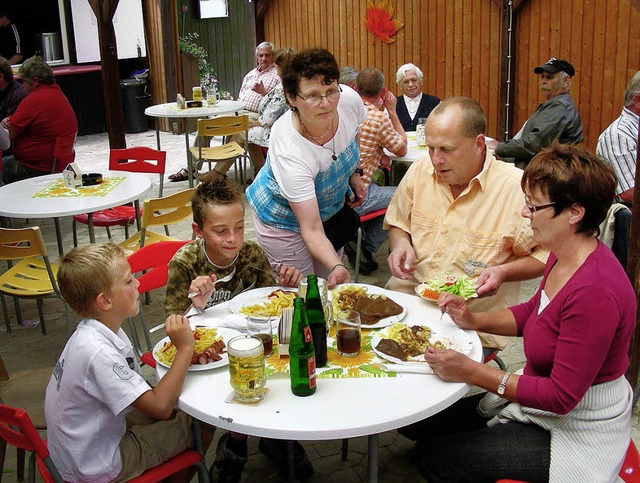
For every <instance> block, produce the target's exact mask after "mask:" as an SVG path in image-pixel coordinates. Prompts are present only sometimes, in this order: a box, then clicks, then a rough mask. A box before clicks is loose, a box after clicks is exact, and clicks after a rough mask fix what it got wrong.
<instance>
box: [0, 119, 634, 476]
mask: <svg viewBox="0 0 640 483" xmlns="http://www.w3.org/2000/svg"><path fill="white" fill-rule="evenodd" d="M127 145H128V146H138V145H142V146H151V147H155V145H156V140H155V132H154V131H147V132H143V133H138V134H128V135H127ZM161 146H162V149H163V150H166V151H167V152H168V156H167V172H166V176H168V175H169V174H172V173H174V172H176V171H177V170H178V169H180V168H181V167H183V166H186V154H185V142H184V136H182V135H172V134H170V133H161ZM108 152H109V146H108V138H107V135H106V134H100V135H91V136H82V137H79V138H78V141H77V144H76V161H77V162H78V164H79V165H80V167H81V169H82V170H83V171H84V172H100V171H104V170H106V169H107V166H108ZM230 173H232V172H231V171H230ZM150 176H151V179H152V181H153V182H154V191H153V192H152V196H157V184H158V178H157V176H156V175H150ZM187 187H188V183H187V182H181V183H172V182H169V181H168V179H166V177H165V195H166V194H170V193H174V192H176V191H179V190H182V189H186V188H187ZM3 202H7V201H6V200H5V201H3ZM246 222H247V223H246V229H245V237H246V239H248V240H255V236H254V231H253V226H252V221H251V217H250V216H247V217H246ZM34 224H37V225H39V226H40V227H41V228H42V231H43V236H44V238H45V240H46V241H47V245H48V249H49V253H50V256H51V258H52V259H53V260H54V261H57V258H58V251H57V247H56V243H55V231H54V227H53V222H52V220H46V219H37V220H28V221H27V220H14V226H15V227H16V228H19V227H23V226H33V225H34ZM61 225H62V232H63V237H64V246H65V249H66V250H69V249H70V248H71V247H72V246H73V243H72V238H71V221H70V220H69V219H63V220H61ZM190 225H191V221H190V220H187V221H184V222H181V223H179V224H177V226H176V227H175V228H174V227H172V231H171V235H172V236H175V237H177V238H181V239H188V238H190V237H191V228H190ZM78 229H79V235H80V244H85V243H89V237H88V230H87V227H86V226H83V225H80V226H79V227H78ZM112 234H113V237H114V241H116V242H119V241H121V240H123V239H124V231H123V230H122V229H121V228H115V229H113V230H112ZM96 236H97V238H98V241H106V240H107V237H106V232H105V230H104V229H101V228H96ZM387 253H388V246H387V245H386V244H385V245H383V247H382V248H381V249H380V250H379V251H378V254H377V255H376V259H377V261H378V262H379V264H380V269H379V270H378V271H376V272H374V273H373V274H372V275H371V276H361V278H360V281H361V282H363V283H370V284H373V285H378V286H383V285H384V284H385V282H386V281H387V279H388V277H389V270H388V268H387V264H386V255H387ZM536 286H537V282H536V281H531V282H527V283H525V284H524V286H523V294H522V297H523V299H525V298H527V297H528V296H530V295H531V294H532V293H533V292H534V290H535V288H536ZM161 292H162V291H158V293H155V294H152V299H151V304H150V305H149V306H145V307H144V311H145V314H146V317H147V320H148V323H149V325H156V324H158V323H161V322H162V321H163V320H164V318H165V315H164V310H163V308H162V296H163V295H162V293H161ZM21 307H22V308H23V317H24V318H25V320H26V321H27V322H35V321H37V313H36V310H35V304H34V303H29V302H23V303H22V304H21ZM44 307H45V318H46V324H47V330H48V334H47V335H46V336H43V335H42V333H41V331H40V326H39V325H37V326H35V327H33V328H24V327H20V326H18V325H17V323H16V319H15V314H14V313H13V306H12V305H11V304H10V315H11V319H12V326H13V331H12V332H11V333H7V332H6V330H5V329H4V325H2V327H1V328H0V355H1V356H2V358H3V360H4V362H5V364H6V366H7V369H8V371H9V374H10V375H11V376H12V378H13V381H12V384H13V385H16V386H21V387H22V389H23V390H24V391H25V392H31V393H32V394H33V393H35V394H36V395H38V394H40V395H42V397H43V391H44V385H45V384H46V378H47V374H48V373H49V371H50V370H51V368H52V367H53V366H54V364H55V362H56V360H57V357H58V355H59V354H60V352H61V350H62V348H63V347H64V344H65V342H66V339H67V334H66V325H65V317H64V308H63V304H62V303H61V302H60V301H59V300H48V301H46V302H45V305H44ZM77 321H78V318H77V317H76V316H75V315H74V314H72V323H73V324H75V323H77ZM126 329H127V328H126V325H125V330H126ZM157 336H158V338H160V337H162V334H161V333H158V334H157ZM500 355H501V357H502V358H503V360H504V361H505V363H506V364H507V365H508V367H509V368H510V369H511V370H516V369H519V368H520V367H522V366H523V365H524V360H525V359H524V355H523V351H522V346H521V344H520V343H519V342H518V341H514V343H512V344H511V345H510V346H508V347H507V348H506V349H505V350H504V351H502V352H501V354H500ZM148 375H149V376H150V377H153V374H152V373H149V374H148ZM16 383H19V384H16ZM5 387H6V386H5ZM5 387H2V386H0V393H3V391H4V390H5ZM25 397H26V396H25ZM34 399H36V400H37V399H38V397H37V396H36V397H35V398H34ZM37 402H39V401H37ZM36 406H37V404H36ZM34 411H35V409H34ZM639 427H640V425H639V423H638V414H637V408H636V412H635V413H634V430H633V437H634V440H635V441H636V444H638V442H639V440H640V437H639V436H640V432H639V430H638V428H639ZM223 433H224V431H218V432H217V433H216V439H215V440H214V443H213V444H212V446H211V448H210V449H209V452H208V453H207V455H206V461H207V465H209V464H211V463H212V462H213V460H214V459H215V447H216V444H217V439H218V438H219V437H220V435H221V434H223ZM257 445H258V439H257V438H249V462H248V463H247V465H246V467H245V470H244V473H243V478H242V481H243V482H244V481H246V482H257V481H271V482H280V481H286V479H284V478H283V477H282V476H281V475H279V474H278V469H277V467H276V466H274V465H273V463H272V462H271V461H269V460H268V459H267V458H266V457H265V456H264V455H262V454H261V453H260V452H259V451H258V448H257ZM304 446H305V448H306V451H307V454H308V455H309V458H310V460H311V461H312V463H313V465H314V470H315V473H314V476H313V477H312V478H311V479H310V480H308V481H311V482H323V481H340V482H360V481H367V438H365V437H362V438H354V439H352V440H350V442H349V458H348V460H347V461H341V459H340V449H341V442H340V441H309V442H304ZM412 446H413V444H412V443H411V442H410V441H409V440H407V439H406V438H404V437H402V436H400V435H399V434H398V433H397V432H396V431H390V432H386V433H383V434H381V435H380V457H379V481H380V482H389V483H391V482H393V483H396V482H398V483H399V482H419V481H425V480H424V479H423V478H421V477H420V475H419V474H418V472H417V470H416V469H415V466H414V464H413V463H412V462H411V460H410V456H409V450H410V449H411V448H412ZM15 468H16V456H15V451H13V450H12V449H11V448H10V449H9V451H8V452H7V457H6V461H5V466H4V474H3V477H4V479H3V481H6V482H14V481H16V473H15Z"/></svg>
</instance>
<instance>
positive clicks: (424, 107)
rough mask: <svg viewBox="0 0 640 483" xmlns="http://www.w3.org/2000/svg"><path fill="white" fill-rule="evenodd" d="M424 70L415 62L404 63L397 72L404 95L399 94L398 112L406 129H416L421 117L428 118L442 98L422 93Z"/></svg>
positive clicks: (397, 78) (398, 81) (397, 80)
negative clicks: (414, 63)
mask: <svg viewBox="0 0 640 483" xmlns="http://www.w3.org/2000/svg"><path fill="white" fill-rule="evenodd" d="M422 77H423V75H422V71H421V70H420V69H419V68H418V67H417V66H415V65H413V64H404V65H403V66H401V67H400V68H399V69H398V72H397V73H396V82H397V83H398V84H399V85H400V89H401V90H402V96H398V103H397V104H396V113H397V114H398V117H399V118H400V123H401V124H402V127H403V128H404V130H405V131H415V130H416V126H417V125H418V120H419V119H420V118H423V117H424V118H427V117H429V114H430V113H431V111H432V110H433V108H434V107H436V106H437V105H438V103H439V102H440V99H439V98H437V97H436V96H431V95H429V94H423V93H422Z"/></svg>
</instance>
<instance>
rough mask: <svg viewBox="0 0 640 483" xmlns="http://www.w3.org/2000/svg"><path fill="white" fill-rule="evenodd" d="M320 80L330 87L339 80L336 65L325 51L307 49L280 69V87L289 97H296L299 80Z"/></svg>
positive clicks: (338, 70) (334, 60)
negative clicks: (317, 77) (319, 78)
mask: <svg viewBox="0 0 640 483" xmlns="http://www.w3.org/2000/svg"><path fill="white" fill-rule="evenodd" d="M316 76H320V77H321V78H322V82H323V83H324V84H326V85H331V84H332V83H334V82H336V81H337V80H338V79H340V69H339V68H338V63H337V62H336V59H335V57H334V56H333V54H332V53H331V52H329V51H328V50H326V49H320V48H315V49H307V50H303V51H301V52H298V53H297V54H296V55H295V56H294V57H293V58H292V59H291V60H290V61H289V62H287V64H286V65H285V66H284V67H283V69H282V87H283V89H284V92H285V93H286V94H288V95H289V96H291V97H295V96H297V95H298V87H299V86H300V79H302V78H304V79H313V78H314V77H316Z"/></svg>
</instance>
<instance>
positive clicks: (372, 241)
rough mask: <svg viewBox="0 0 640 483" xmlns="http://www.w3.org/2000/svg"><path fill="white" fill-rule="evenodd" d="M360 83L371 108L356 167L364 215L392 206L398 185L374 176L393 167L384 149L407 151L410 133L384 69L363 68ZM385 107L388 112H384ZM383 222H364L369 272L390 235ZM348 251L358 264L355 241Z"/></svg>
mask: <svg viewBox="0 0 640 483" xmlns="http://www.w3.org/2000/svg"><path fill="white" fill-rule="evenodd" d="M356 85H357V87H358V93H359V94H360V97H362V101H363V102H364V106H365V108H366V109H367V117H366V118H365V120H364V121H363V122H362V124H360V164H359V166H358V169H357V170H356V173H358V174H359V175H360V183H359V186H357V187H356V189H355V191H356V195H357V196H358V198H361V199H364V201H363V203H362V204H361V205H360V206H358V207H356V208H355V210H356V212H357V213H358V214H359V215H361V216H362V215H365V214H367V213H371V212H373V211H377V210H381V209H382V208H386V207H387V206H389V202H390V201H391V198H392V197H393V193H394V192H395V186H378V185H377V184H376V183H372V182H371V177H372V175H373V174H374V172H375V171H376V170H378V169H379V168H382V169H385V168H389V157H388V156H387V155H386V154H384V151H383V149H384V148H386V149H388V150H389V151H390V152H392V153H393V154H395V155H396V156H404V155H405V154H406V153H407V135H406V133H405V132H404V129H403V127H402V124H401V123H400V120H399V119H398V115H397V114H396V102H397V99H396V96H394V95H393V94H392V93H391V92H389V91H387V90H386V89H385V87H384V75H382V72H380V71H379V70H378V69H374V68H367V69H363V70H362V71H360V73H359V74H358V76H357V77H356ZM385 108H386V110H387V114H388V115H387V114H385V113H384V112H383V111H382V110H383V109H385ZM382 222H383V220H382V217H378V218H375V219H373V220H370V221H368V222H366V223H364V224H363V225H362V231H363V241H362V253H363V254H364V257H365V260H364V261H363V262H361V264H360V267H361V268H360V271H361V272H362V273H363V274H365V275H367V274H369V273H371V272H372V271H374V270H376V269H377V268H378V264H377V262H376V261H375V260H373V254H374V253H375V252H376V251H377V250H378V248H379V247H380V245H381V244H382V243H383V242H384V240H385V238H386V233H385V232H384V230H383V229H382ZM345 251H346V252H347V255H348V256H349V261H350V262H351V263H352V264H354V263H355V251H354V250H353V247H352V246H351V244H349V245H347V246H346V247H345Z"/></svg>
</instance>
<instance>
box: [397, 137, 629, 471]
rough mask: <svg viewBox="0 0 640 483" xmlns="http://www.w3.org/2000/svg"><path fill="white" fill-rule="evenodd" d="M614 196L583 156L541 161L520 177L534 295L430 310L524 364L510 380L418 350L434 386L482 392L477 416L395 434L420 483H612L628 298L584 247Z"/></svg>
mask: <svg viewBox="0 0 640 483" xmlns="http://www.w3.org/2000/svg"><path fill="white" fill-rule="evenodd" d="M615 185H616V181H615V174H614V172H613V170H612V169H611V167H610V166H609V165H608V164H607V163H605V162H603V161H602V160H601V159H600V158H598V157H596V156H595V155H594V154H592V153H590V152H588V151H587V150H585V149H583V148H580V147H576V146H567V145H558V144H556V145H553V146H551V147H550V148H547V149H545V150H543V151H541V152H540V153H539V154H538V155H536V156H535V157H534V158H533V160H532V161H531V163H530V164H529V165H528V166H527V168H526V169H525V171H524V174H523V177H522V189H523V191H524V194H525V206H524V207H523V209H522V216H523V217H525V218H528V219H529V220H530V222H531V228H532V230H533V237H534V240H535V241H536V242H538V244H539V245H542V246H544V247H546V248H548V249H549V250H550V251H551V252H552V253H551V256H550V257H549V260H548V262H547V266H546V269H545V272H544V275H543V277H542V282H541V284H540V287H539V289H538V291H537V292H536V294H535V295H534V296H533V298H532V299H531V300H529V301H528V302H526V303H523V304H521V305H517V306H514V307H511V308H509V309H506V310H501V311H496V312H483V313H472V312H470V311H469V309H468V307H467V305H466V303H465V302H464V301H463V300H462V299H460V298H459V297H454V296H450V295H443V296H441V298H440V301H439V305H440V307H441V308H442V309H444V310H446V311H447V313H448V314H449V315H450V316H451V318H452V319H453V321H454V322H455V323H456V324H457V325H459V326H460V327H462V328H465V329H475V330H483V331H485V332H490V333H494V334H500V335H508V336H521V337H523V345H524V352H525V355H526V358H527V363H526V365H525V367H524V370H523V371H522V374H510V373H509V372H504V371H502V370H499V369H496V368H493V367H490V366H487V365H485V364H481V363H478V362H475V361H473V360H471V359H469V358H468V357H466V356H464V355H462V354H460V353H458V352H455V351H452V350H432V349H429V350H427V353H426V354H425V359H426V360H427V362H428V363H429V365H430V366H431V367H432V369H433V370H434V372H435V373H436V374H437V375H438V376H439V377H440V378H441V379H443V380H445V381H452V382H465V383H467V384H473V385H475V386H478V387H480V388H482V389H485V390H486V391H489V394H488V395H486V396H485V397H484V398H483V400H482V401H480V404H479V406H478V408H477V411H476V407H475V406H476V405H477V403H478V401H479V399H480V397H482V395H480V396H477V397H470V398H466V399H463V400H461V401H459V403H457V404H455V405H454V406H452V407H451V408H448V409H447V410H445V411H444V412H442V413H440V414H438V415H436V416H434V417H432V418H429V419H427V420H426V421H423V422H422V423H419V424H418V425H414V426H412V427H409V428H405V429H404V430H402V432H403V434H405V435H407V436H409V437H415V438H417V440H418V443H417V445H416V450H417V452H418V454H419V457H420V458H419V464H420V470H421V472H422V474H423V475H424V476H425V478H427V480H428V481H429V482H430V483H434V482H442V481H447V482H452V481H495V480H498V479H501V478H512V479H518V480H526V481H530V482H537V481H552V482H568V481H594V482H595V481H597V482H608V481H615V480H616V478H617V474H618V471H619V470H620V467H621V465H622V461H623V458H624V455H625V452H626V449H627V446H628V444H629V439H630V434H631V406H632V399H633V394H632V390H631V387H630V386H629V384H628V383H627V381H626V379H625V378H624V373H625V371H626V369H627V366H628V364H629V360H628V357H627V352H628V349H629V342H630V340H631V335H632V333H633V328H634V324H635V314H636V297H635V293H634V290H633V288H632V286H631V284H630V282H629V279H628V278H627V276H626V274H625V272H624V270H623V269H622V267H621V266H620V264H619V262H618V261H617V260H616V258H615V257H614V255H613V253H612V252H611V251H610V250H609V249H608V248H607V247H606V246H605V245H603V244H602V243H601V242H599V241H598V239H597V238H596V234H597V232H598V226H599V224H600V223H601V222H602V221H603V220H604V218H605V216H606V214H607V210H608V208H609V206H610V205H611V202H612V201H613V198H614V195H615ZM496 394H497V395H498V396H501V397H497V396H496ZM489 418H491V419H489Z"/></svg>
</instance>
